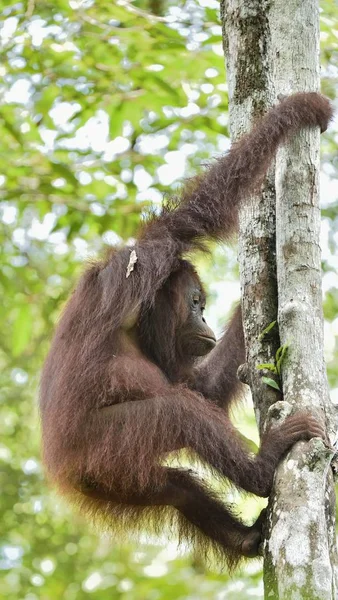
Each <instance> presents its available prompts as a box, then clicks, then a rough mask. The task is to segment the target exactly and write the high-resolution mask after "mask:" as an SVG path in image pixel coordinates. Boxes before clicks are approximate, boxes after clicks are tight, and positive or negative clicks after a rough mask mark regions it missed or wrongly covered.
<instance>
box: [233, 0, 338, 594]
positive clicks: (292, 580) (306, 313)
mask: <svg viewBox="0 0 338 600" xmlns="http://www.w3.org/2000/svg"><path fill="white" fill-rule="evenodd" d="M221 16H222V22H223V34H224V35H223V39H224V41H225V54H226V59H227V80H228V86H229V98H230V121H231V134H232V137H233V138H234V139H235V138H236V137H237V136H239V135H241V134H242V133H243V132H244V131H246V130H247V129H248V128H249V127H250V124H251V121H252V120H253V118H255V117H256V116H257V115H259V114H261V113H262V112H264V111H265V110H266V108H267V107H268V106H269V105H270V104H271V103H273V102H275V101H277V98H278V96H279V94H283V95H284V94H290V93H292V92H295V91H299V90H312V91H313V90H317V89H318V88H319V8H318V1H317V0H288V2H285V0H222V2H221ZM318 172H319V132H316V131H311V132H310V131H306V132H305V131H304V132H302V134H301V135H299V136H297V138H296V139H295V140H293V141H292V142H291V143H289V144H288V145H287V146H286V147H285V148H283V149H282V150H280V152H279V153H278V156H277V159H276V180H275V174H274V173H270V175H269V177H268V179H267V183H266V185H265V188H264V189H263V191H262V194H261V195H260V196H259V197H256V198H253V199H252V202H251V203H250V206H248V207H246V208H244V209H243V211H242V212H241V215H240V240H239V262H240V271H241V288H242V307H243V316H244V330H245V338H246V345H247V365H246V366H245V369H242V372H241V378H243V379H244V380H245V381H246V382H247V383H249V384H250V386H251V390H252V394H253V400H254V406H255V412H256V416H257V421H258V424H259V428H260V430H261V431H262V430H263V429H264V427H266V426H267V424H269V425H270V424H271V423H273V421H274V420H275V419H276V418H279V419H280V418H284V417H285V416H286V415H287V414H289V413H290V412H291V411H292V410H293V409H296V408H297V409H298V408H301V409H308V410H310V411H311V412H313V413H315V414H317V415H318V417H319V418H323V417H324V415H325V418H326V420H327V424H328V428H329V431H330V432H333V431H334V429H335V418H334V416H333V411H332V407H331V403H330V399H329V395H328V386H327V380H326V374H325V364H324V358H323V315H322V308H321V260H320V247H319V228H320V211H319V206H318ZM276 201H277V217H276V218H277V224H276V219H275V202H276ZM276 248H277V256H276V254H275V252H276ZM276 264H277V268H276ZM277 315H278V319H277ZM276 319H277V320H278V325H279V335H280V340H281V341H279V335H278V329H277V327H273V328H272V329H271V330H270V331H269V332H268V333H264V331H265V330H266V328H267V327H268V326H269V324H271V323H272V322H273V321H275V320H276ZM281 344H282V345H284V344H288V350H287V353H286V359H285V360H284V361H283V364H282V385H283V401H282V399H281V396H280V395H279V394H278V392H276V391H275V390H274V389H273V388H272V387H270V386H267V385H266V383H264V380H263V379H262V376H264V375H265V376H268V377H271V373H270V372H264V371H261V370H258V369H257V366H258V365H261V364H265V363H273V362H274V358H275V354H276V351H277V349H278V347H279V346H280V345H281ZM331 458H332V452H331V451H330V450H328V448H326V447H325V446H324V444H323V443H322V442H321V441H319V440H312V441H311V442H309V443H303V442H302V443H298V444H296V445H295V447H294V448H293V449H292V450H291V452H290V453H289V454H288V456H287V457H286V458H285V459H284V460H283V461H282V463H281V465H280V466H279V468H278V470H277V472H276V476H275V484H274V491H273V494H272V496H271V497H270V501H269V511H268V519H267V526H266V532H265V534H266V539H265V543H264V584H265V598H269V600H270V599H279V598H280V599H290V600H293V599H294V600H298V599H300V600H301V599H305V598H306V599H323V600H324V599H325V600H331V599H332V600H333V599H335V598H336V597H337V551H336V536H335V495H334V487H333V477H332V470H331V468H330V462H331Z"/></svg>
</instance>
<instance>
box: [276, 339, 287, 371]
mask: <svg viewBox="0 0 338 600" xmlns="http://www.w3.org/2000/svg"><path fill="white" fill-rule="evenodd" d="M288 347H289V344H288V343H287V344H283V346H281V347H280V348H278V350H277V352H276V368H277V372H278V375H280V370H281V366H282V363H283V360H284V358H285V354H286V352H287V349H288Z"/></svg>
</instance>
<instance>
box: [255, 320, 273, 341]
mask: <svg viewBox="0 0 338 600" xmlns="http://www.w3.org/2000/svg"><path fill="white" fill-rule="evenodd" d="M276 323H277V321H272V322H271V323H270V324H269V325H268V326H267V327H266V328H265V329H263V331H262V333H261V334H260V336H259V339H260V340H261V339H262V338H263V337H264V336H265V335H266V334H267V333H269V331H271V329H272V328H273V327H274V326H275V325H276Z"/></svg>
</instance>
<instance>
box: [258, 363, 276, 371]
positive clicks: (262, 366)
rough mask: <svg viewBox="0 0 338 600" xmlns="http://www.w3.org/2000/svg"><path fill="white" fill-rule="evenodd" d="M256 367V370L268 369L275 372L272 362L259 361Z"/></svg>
mask: <svg viewBox="0 0 338 600" xmlns="http://www.w3.org/2000/svg"><path fill="white" fill-rule="evenodd" d="M256 369H258V370H262V369H268V371H272V372H273V373H277V369H276V367H275V365H274V363H261V364H260V365H256Z"/></svg>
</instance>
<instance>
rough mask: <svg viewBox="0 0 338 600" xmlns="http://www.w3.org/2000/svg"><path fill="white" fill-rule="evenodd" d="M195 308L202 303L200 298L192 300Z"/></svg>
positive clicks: (196, 297) (195, 297)
mask: <svg viewBox="0 0 338 600" xmlns="http://www.w3.org/2000/svg"><path fill="white" fill-rule="evenodd" d="M192 301H193V303H194V306H198V304H199V303H200V297H199V296H197V295H196V296H194V297H193V299H192Z"/></svg>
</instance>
